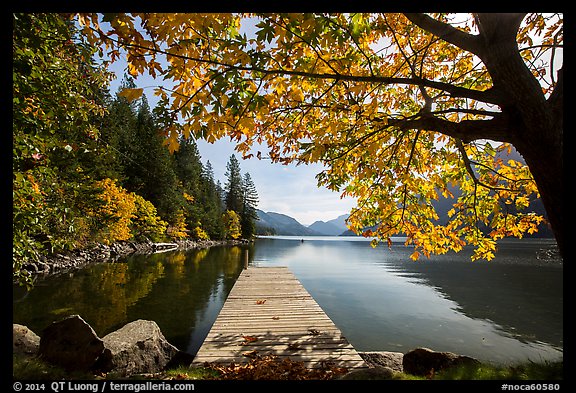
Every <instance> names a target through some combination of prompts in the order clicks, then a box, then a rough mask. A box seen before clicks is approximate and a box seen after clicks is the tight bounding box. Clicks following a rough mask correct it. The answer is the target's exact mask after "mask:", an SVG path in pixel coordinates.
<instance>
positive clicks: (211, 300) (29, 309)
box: [13, 247, 242, 353]
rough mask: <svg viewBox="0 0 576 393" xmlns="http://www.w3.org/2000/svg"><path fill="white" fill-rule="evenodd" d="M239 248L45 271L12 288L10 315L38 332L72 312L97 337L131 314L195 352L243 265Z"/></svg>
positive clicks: (165, 255)
mask: <svg viewBox="0 0 576 393" xmlns="http://www.w3.org/2000/svg"><path fill="white" fill-rule="evenodd" d="M240 256H241V249H240V248H238V247H229V248H225V247H213V248H210V249H204V250H198V251H191V252H169V253H162V254H155V255H139V256H131V257H129V258H126V259H124V260H122V261H121V262H116V263H101V264H95V265H93V266H90V267H88V268H85V269H83V270H80V271H77V272H75V273H73V274H69V275H65V276H58V277H51V278H48V279H46V280H44V281H42V282H40V283H38V285H37V286H36V287H35V288H34V289H33V290H32V291H31V292H30V293H29V294H24V293H23V291H22V289H21V288H19V287H15V288H14V292H13V299H14V307H13V321H14V323H20V324H23V325H26V326H28V327H29V328H30V329H32V330H33V331H35V332H37V333H38V334H40V333H41V331H42V329H44V328H45V327H46V326H48V325H49V324H50V323H51V322H53V321H55V320H59V319H61V318H63V317H65V316H67V315H70V314H79V315H81V316H82V318H84V320H86V321H87V322H88V323H89V324H90V325H91V326H92V327H93V328H94V330H95V331H96V333H97V334H98V335H99V336H100V337H103V336H104V335H106V334H108V333H109V332H111V331H114V330H116V329H118V328H120V327H122V326H123V325H124V324H126V323H128V322H130V321H133V320H136V319H148V320H153V321H155V322H156V323H157V324H158V325H159V326H160V329H161V330H162V332H163V333H164V335H165V336H166V338H167V339H168V341H169V342H171V343H172V344H173V345H175V346H176V347H178V348H179V349H181V350H185V351H188V352H190V353H195V352H196V351H197V350H198V348H199V346H200V345H201V343H202V340H203V339H204V337H205V336H206V334H207V333H208V330H209V329H210V326H211V325H212V323H213V321H214V319H215V318H216V315H217V314H218V312H219V310H220V308H221V307H222V304H223V302H224V299H225V298H226V296H227V295H228V292H229V291H230V289H231V288H232V286H233V285H234V282H235V281H236V278H237V277H238V275H239V274H240V271H241V269H242V263H241V260H240Z"/></svg>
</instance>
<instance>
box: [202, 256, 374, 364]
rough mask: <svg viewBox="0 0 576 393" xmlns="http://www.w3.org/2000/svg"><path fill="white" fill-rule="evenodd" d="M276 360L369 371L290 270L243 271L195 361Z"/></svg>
mask: <svg viewBox="0 0 576 393" xmlns="http://www.w3.org/2000/svg"><path fill="white" fill-rule="evenodd" d="M256 355H258V356H266V355H276V356H278V357H279V358H280V359H284V358H290V359H291V360H293V361H302V362H304V364H305V365H306V366H307V367H325V366H336V367H346V368H349V369H352V368H365V367H367V365H366V363H364V361H363V359H362V358H361V357H360V355H358V353H357V352H356V350H355V349H354V348H353V347H352V345H350V343H349V342H348V341H347V340H346V338H345V337H343V336H342V333H341V332H340V330H339V329H338V328H337V327H336V325H334V322H332V320H331V319H330V318H329V317H328V316H327V315H326V313H325V312H324V311H323V310H322V308H320V306H319V305H318V303H316V301H315V300H314V299H313V298H312V296H310V294H309V293H308V291H306V289H305V288H304V287H303V286H302V284H301V283H300V281H298V279H297V278H296V277H295V276H294V274H292V272H290V271H289V270H288V268H287V267H249V268H247V269H245V270H243V271H242V273H241V274H240V277H238V280H237V281H236V283H235V284H234V287H233V288H232V290H231V291H230V294H229V295H228V298H227V299H226V302H225V303H224V306H223V307H222V310H221V311H220V314H219V315H218V317H217V319H216V321H215V322H214V325H213V326H212V329H211V330H210V332H209V333H208V336H207V337H206V339H205V340H204V343H203V344H202V347H201V348H200V349H199V351H198V353H197V354H196V357H195V359H194V365H197V366H199V365H202V364H204V363H205V362H214V363H220V364H230V363H231V362H235V363H248V362H249V361H250V360H251V359H252V358H253V357H255V356H256Z"/></svg>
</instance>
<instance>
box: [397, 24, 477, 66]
mask: <svg viewBox="0 0 576 393" xmlns="http://www.w3.org/2000/svg"><path fill="white" fill-rule="evenodd" d="M404 16H406V18H408V20H410V22H412V23H414V24H415V25H417V26H418V27H420V28H422V29H424V30H426V31H427V32H429V33H431V34H434V35H435V36H437V37H438V38H441V39H443V40H444V41H446V42H449V43H451V44H453V45H456V46H457V47H459V48H461V49H464V50H466V51H468V52H472V53H474V54H475V55H477V56H478V57H482V56H481V54H482V45H481V42H480V37H479V36H477V35H472V34H468V33H466V32H464V31H462V30H459V29H457V28H455V27H453V26H450V25H448V24H446V23H444V22H440V21H438V20H436V19H434V18H432V17H430V16H428V15H426V14H415V13H405V14H404Z"/></svg>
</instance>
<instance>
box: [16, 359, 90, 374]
mask: <svg viewBox="0 0 576 393" xmlns="http://www.w3.org/2000/svg"><path fill="white" fill-rule="evenodd" d="M12 376H13V378H14V379H17V380H33V379H40V380H45V379H51V380H58V379H60V380H62V379H96V377H95V376H94V375H93V374H91V373H81V372H70V371H66V370H65V369H63V368H61V367H58V366H55V365H53V364H50V363H47V362H45V361H43V360H42V359H40V358H38V357H32V356H20V355H14V354H13V355H12Z"/></svg>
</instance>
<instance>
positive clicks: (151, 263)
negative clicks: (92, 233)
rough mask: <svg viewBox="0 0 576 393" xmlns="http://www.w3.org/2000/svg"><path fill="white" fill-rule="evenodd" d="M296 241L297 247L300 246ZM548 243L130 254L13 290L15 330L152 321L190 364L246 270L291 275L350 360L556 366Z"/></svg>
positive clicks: (559, 341) (557, 292) (267, 244)
mask: <svg viewBox="0 0 576 393" xmlns="http://www.w3.org/2000/svg"><path fill="white" fill-rule="evenodd" d="M302 240H304V241H302ZM553 244H554V243H553V242H552V241H550V240H542V239H526V240H515V241H502V242H500V243H499V252H498V254H497V256H496V258H495V259H494V260H493V261H491V262H485V261H476V262H471V261H470V258H469V257H470V254H471V251H470V250H464V251H463V252H462V253H459V254H447V255H443V256H436V257H433V258H431V259H422V260H420V261H417V262H413V261H411V260H410V259H409V255H410V254H411V252H412V250H411V249H410V248H406V247H404V246H403V245H401V244H400V243H398V244H394V245H393V246H392V248H390V249H389V248H388V247H387V246H386V245H380V246H378V247H376V248H372V247H370V245H369V242H367V241H366V240H365V239H363V238H337V237H305V238H300V237H298V238H291V237H274V238H260V239H257V240H256V242H255V243H254V244H252V245H250V246H246V247H244V248H241V247H212V248H210V249H204V250H195V251H187V252H183V251H174V252H166V253H161V254H154V255H138V256H131V257H128V258H125V259H123V260H121V261H118V262H115V263H100V264H94V265H91V266H89V267H87V268H84V269H82V270H79V271H76V272H74V273H68V274H63V275H60V276H56V277H50V278H47V279H44V280H42V281H40V282H38V283H37V285H36V287H35V288H34V289H33V290H32V291H31V292H29V293H26V291H25V290H23V289H21V288H19V287H14V288H13V322H14V323H20V324H23V325H26V326H28V327H29V328H31V329H32V330H33V331H35V332H36V333H37V334H39V335H40V334H41V331H42V329H44V328H45V327H46V326H48V325H49V324H50V323H51V322H52V321H55V320H59V319H61V318H63V317H65V316H67V315H70V314H79V315H81V316H82V318H84V320H86V321H87V322H88V323H90V325H91V326H92V327H93V328H94V330H95V331H96V333H97V334H98V335H99V336H100V337H103V336H104V335H106V334H108V333H109V332H111V331H114V330H116V329H118V328H120V327H122V326H123V325H124V324H126V323H128V322H130V321H133V320H136V319H149V320H154V321H156V323H158V325H159V326H160V328H161V330H162V332H163V333H164V335H165V336H166V338H167V339H168V341H170V342H171V343H172V344H174V345H175V346H177V347H178V348H179V349H181V350H184V351H187V352H189V353H191V354H195V353H196V351H197V350H198V348H199V347H200V345H201V344H202V340H203V339H204V337H205V336H206V334H207V333H208V331H209V329H210V327H211V325H212V323H213V322H214V320H215V319H216V317H217V315H218V313H219V311H220V308H221V307H222V305H223V303H224V301H225V299H226V297H227V295H228V293H229V291H230V289H231V288H232V286H233V285H234V282H235V280H236V278H237V277H238V275H239V274H240V272H241V271H242V268H243V254H244V249H245V248H248V249H249V255H250V257H249V263H250V264H251V265H253V266H288V267H289V268H290V270H291V271H292V272H293V273H294V274H295V275H296V277H297V278H298V279H299V280H300V281H301V282H302V284H303V285H304V287H305V288H306V289H307V290H308V291H309V292H310V294H311V295H312V296H313V297H314V299H316V301H317V302H318V303H319V304H320V306H321V307H322V308H323V309H324V311H325V312H326V313H327V314H328V316H329V317H330V318H331V319H332V320H333V321H334V323H335V324H336V325H337V326H338V327H339V328H340V329H341V330H342V332H343V334H344V335H345V336H346V337H347V338H348V340H349V341H350V343H351V344H352V345H353V346H354V347H355V348H356V349H357V350H358V351H398V352H407V351H409V350H411V349H413V348H416V347H422V346H423V347H428V348H431V349H433V350H436V351H451V352H455V353H459V354H464V355H468V356H473V357H475V358H478V359H480V360H483V361H488V362H492V363H498V364H511V363H517V362H524V361H527V360H532V361H537V362H539V361H545V360H558V359H561V358H562V357H563V267H562V263H561V262H560V261H559V260H557V259H555V258H554V257H549V256H547V255H546V254H545V253H544V252H542V250H547V249H550V248H551V247H552V246H553Z"/></svg>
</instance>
